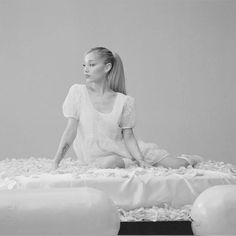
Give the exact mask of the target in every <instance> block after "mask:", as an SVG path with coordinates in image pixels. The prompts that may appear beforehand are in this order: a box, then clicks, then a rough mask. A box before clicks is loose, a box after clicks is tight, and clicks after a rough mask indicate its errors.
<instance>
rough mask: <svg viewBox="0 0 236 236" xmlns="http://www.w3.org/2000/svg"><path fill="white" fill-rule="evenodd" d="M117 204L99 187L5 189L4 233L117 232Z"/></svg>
mask: <svg viewBox="0 0 236 236" xmlns="http://www.w3.org/2000/svg"><path fill="white" fill-rule="evenodd" d="M119 228H120V219H119V214H118V211H117V208H116V206H115V204H114V203H113V202H112V201H111V200H110V199H109V198H108V197H107V195H106V194H105V193H104V192H102V191H99V190H97V189H92V188H76V189H69V188H66V189H63V188H60V189H37V190H30V189H27V190H12V191H9V190H4V191H1V192H0V235H14V236H15V235H30V236H31V235H89V236H94V235H101V236H113V235H117V234H118V231H119Z"/></svg>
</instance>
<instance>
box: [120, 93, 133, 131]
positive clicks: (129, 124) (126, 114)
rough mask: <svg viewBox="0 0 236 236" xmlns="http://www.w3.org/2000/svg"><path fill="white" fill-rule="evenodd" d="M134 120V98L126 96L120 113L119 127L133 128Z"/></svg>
mask: <svg viewBox="0 0 236 236" xmlns="http://www.w3.org/2000/svg"><path fill="white" fill-rule="evenodd" d="M135 122H136V120H135V99H134V98H133V97H131V96H127V98H126V100H125V103H124V106H123V110H122V114H121V119H120V128H122V129H128V128H134V127H135Z"/></svg>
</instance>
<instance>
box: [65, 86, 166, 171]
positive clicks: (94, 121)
mask: <svg viewBox="0 0 236 236" xmlns="http://www.w3.org/2000/svg"><path fill="white" fill-rule="evenodd" d="M63 114H64V116H65V117H73V118H75V119H77V120H79V122H78V128H77V135H76V138H75V140H74V142H73V148H74V151H75V153H76V155H77V157H78V160H79V161H80V162H81V163H83V164H90V163H92V162H94V160H95V159H97V158H100V157H107V156H114V155H115V156H119V157H121V158H122V159H123V160H124V162H125V164H126V166H128V165H130V164H131V163H132V161H131V159H132V156H131V154H130V153H129V151H128V149H127V148H126V145H125V143H124V139H123V137H122V129H127V128H134V127H135V100H134V98H133V97H131V96H128V95H124V94H122V93H118V92H117V96H116V100H115V102H114V105H113V110H112V111H111V112H110V113H102V112H99V111H98V110H96V109H95V108H94V106H93V104H92V102H91V100H90V97H89V94H88V91H87V88H86V85H85V84H74V85H72V86H71V88H70V90H69V93H68V95H67V96H66V99H65V101H64V103H63ZM138 145H139V148H140V150H141V152H142V153H143V155H144V157H145V160H146V161H147V162H149V163H150V164H155V163H157V162H158V161H160V160H161V159H163V158H165V157H166V156H168V152H167V151H166V150H164V149H159V148H158V146H157V145H156V144H153V143H145V142H143V141H141V140H138Z"/></svg>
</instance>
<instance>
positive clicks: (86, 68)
mask: <svg viewBox="0 0 236 236" xmlns="http://www.w3.org/2000/svg"><path fill="white" fill-rule="evenodd" d="M84 72H85V73H88V67H87V66H86V65H85V66H84Z"/></svg>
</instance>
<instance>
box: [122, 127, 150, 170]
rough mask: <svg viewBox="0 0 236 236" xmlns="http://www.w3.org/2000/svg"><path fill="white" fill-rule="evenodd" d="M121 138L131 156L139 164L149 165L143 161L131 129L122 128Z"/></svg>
mask: <svg viewBox="0 0 236 236" xmlns="http://www.w3.org/2000/svg"><path fill="white" fill-rule="evenodd" d="M123 138H124V141H125V144H126V147H127V149H128V150H129V152H130V154H131V156H132V157H133V158H134V159H136V160H137V162H138V163H139V164H140V166H143V167H147V166H149V165H148V164H147V163H145V161H144V157H143V155H142V153H141V151H140V149H139V146H138V143H137V140H136V138H135V136H134V133H133V129H132V128H129V129H123Z"/></svg>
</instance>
